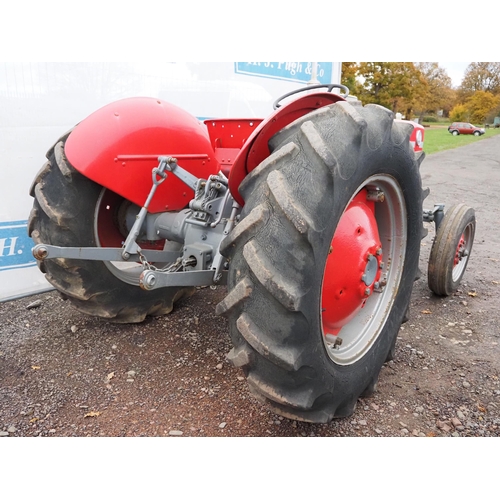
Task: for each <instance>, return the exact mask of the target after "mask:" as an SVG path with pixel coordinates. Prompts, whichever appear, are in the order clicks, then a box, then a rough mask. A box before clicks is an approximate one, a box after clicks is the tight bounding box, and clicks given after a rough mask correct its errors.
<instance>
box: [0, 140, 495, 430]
mask: <svg viewBox="0 0 500 500" xmlns="http://www.w3.org/2000/svg"><path fill="white" fill-rule="evenodd" d="M498 158H500V137H496V138H491V139H488V140H484V141H481V142H478V143H477V144H473V145H470V146H466V147H462V148H459V149H456V150H452V151H448V152H443V153H438V154H435V155H432V156H431V157H429V158H427V159H426V160H425V161H424V163H423V165H422V177H423V184H424V186H429V187H431V195H430V197H429V198H428V199H427V200H426V203H425V207H426V208H431V207H432V205H433V203H434V202H438V201H444V202H445V203H446V204H447V206H449V205H450V204H451V203H454V202H461V201H463V202H465V203H467V204H469V205H471V206H473V207H474V208H475V209H476V217H477V221H478V222H477V233H476V240H475V243H474V248H473V254H472V257H471V260H470V263H469V268H468V270H467V272H466V274H465V278H464V282H463V284H462V286H461V288H460V290H459V291H458V292H457V293H456V294H455V295H453V296H451V297H447V298H437V297H435V296H433V295H432V293H431V292H430V291H429V289H428V288H427V283H426V278H425V274H424V277H423V278H422V279H421V280H419V281H417V282H416V283H415V286H414V291H413V295H412V301H411V312H410V321H409V322H407V323H405V324H404V325H403V326H402V328H401V330H400V334H399V340H398V344H397V352H396V359H395V360H393V361H391V362H389V363H387V364H386V365H385V366H384V368H383V369H382V372H381V376H380V380H379V385H378V390H377V391H376V393H375V394H374V396H373V397H371V398H370V399H365V400H360V401H359V403H358V407H357V409H356V412H355V413H354V415H353V416H351V417H349V418H345V419H341V420H334V421H333V422H331V423H329V424H324V425H312V424H306V423H300V422H295V421H291V420H287V419H284V418H282V417H278V416H276V415H274V414H273V413H272V412H271V411H269V410H268V408H267V407H265V406H262V405H261V404H260V403H259V402H257V401H256V400H254V399H253V397H252V396H251V395H250V393H249V391H248V389H247V384H246V381H245V380H244V378H243V376H242V374H241V373H240V371H239V370H237V369H236V368H233V367H232V366H231V365H230V364H229V363H228V362H227V361H226V359H225V356H226V354H227V352H228V351H229V350H230V348H231V345H230V341H229V337H228V334H227V332H228V327H227V323H226V321H225V319H223V318H220V317H217V316H215V313H214V310H215V305H216V304H217V303H218V301H220V300H221V299H222V298H223V297H224V294H225V288H224V287H218V288H216V289H211V288H204V289H200V290H198V292H197V293H196V294H195V295H193V296H192V297H190V298H189V299H186V300H184V301H183V302H181V303H179V304H178V306H177V307H176V308H175V309H174V311H173V312H172V314H170V315H168V316H166V317H160V318H150V319H148V320H147V321H145V322H144V323H142V324H139V325H114V324H109V323H106V322H104V321H101V320H98V319H96V318H92V317H88V316H85V315H83V314H81V313H79V312H77V311H75V310H74V309H73V308H72V307H71V306H70V304H69V303H68V302H66V301H63V300H62V299H61V298H60V297H59V295H58V294H57V292H55V291H54V292H49V293H45V294H41V295H38V296H32V297H27V298H23V299H19V300H17V301H12V302H8V303H2V304H0V436H5V437H16V436H172V437H175V436H182V437H186V436H291V437H293V436H304V437H307V436H407V437H424V436H484V437H489V436H499V435H500V379H499V376H500V361H499V359H500V356H499V354H500V346H499V344H500V326H499V325H500V313H499V311H498V304H499V295H500V264H499V261H500V253H499V250H498V249H499V248H500V237H499V232H498V219H499V216H500V214H499V194H498V193H499V192H500V163H499V161H498ZM428 227H429V236H428V237H427V238H426V239H425V240H424V241H423V243H422V252H421V268H422V270H424V271H426V269H427V259H428V255H429V251H430V246H431V242H432V236H433V234H434V233H433V226H432V225H428Z"/></svg>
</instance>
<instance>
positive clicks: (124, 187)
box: [65, 97, 219, 213]
mask: <svg viewBox="0 0 500 500" xmlns="http://www.w3.org/2000/svg"><path fill="white" fill-rule="evenodd" d="M65 152H66V156H67V158H68V160H69V162H70V163H71V164H72V165H73V166H74V167H75V168H76V170H78V171H79V172H80V173H82V174H83V175H85V176H86V177H88V178H89V179H91V180H93V181H94V182H96V183H98V184H100V185H102V186H104V187H106V188H108V189H110V190H111V191H114V192H115V193H117V194H119V195H120V196H122V197H123V198H126V199H127V200H129V201H131V202H132V203H135V204H136V205H139V206H143V205H144V202H145V201H146V198H147V197H148V194H149V192H150V191H151V186H152V173H151V171H152V169H153V168H154V167H155V166H158V156H161V155H167V156H175V157H176V158H178V159H179V165H181V166H182V167H184V168H185V169H186V170H189V172H191V173H192V174H193V175H195V176H196V177H202V178H204V179H206V178H207V177H208V176H209V175H211V174H215V173H217V172H218V171H219V164H218V162H217V160H216V159H215V155H214V151H213V149H212V146H211V144H210V139H209V136H208V133H207V130H206V128H205V127H204V126H203V124H202V123H200V122H199V121H198V120H197V119H196V118H195V117H194V116H192V115H190V114H189V113H187V112H186V111H184V110H182V109H181V108H178V107H177V106H174V105H172V104H169V103H167V102H165V101H160V100H159V99H152V98H144V97H138V98H131V99H123V100H121V101H117V102H114V103H112V104H108V105H107V106H105V107H103V108H101V109H99V110H97V111H96V112H95V113H93V114H91V115H90V116H89V117H88V118H86V119H85V120H83V121H82V122H81V123H79V124H78V125H77V126H76V127H75V129H74V130H73V132H71V134H70V136H69V137H68V140H67V141H66V146H65ZM184 155H185V157H183V156H184ZM193 194H194V193H193V191H192V190H191V189H189V188H188V187H187V186H186V185H185V184H184V183H183V182H182V181H180V180H179V179H178V178H177V177H175V176H174V175H172V174H169V175H168V178H167V180H166V181H165V182H163V183H162V184H161V185H160V186H159V187H158V189H157V191H156V194H155V196H154V198H153V200H152V202H151V204H150V206H149V211H150V212H152V213H158V212H164V211H175V210H182V209H183V208H184V207H186V206H187V204H188V203H189V201H190V200H191V199H192V198H193Z"/></svg>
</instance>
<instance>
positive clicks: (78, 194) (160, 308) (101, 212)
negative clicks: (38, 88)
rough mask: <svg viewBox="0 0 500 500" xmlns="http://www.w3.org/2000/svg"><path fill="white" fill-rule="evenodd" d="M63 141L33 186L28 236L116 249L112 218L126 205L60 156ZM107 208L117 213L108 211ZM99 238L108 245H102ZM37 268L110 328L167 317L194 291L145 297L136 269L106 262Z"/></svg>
mask: <svg viewBox="0 0 500 500" xmlns="http://www.w3.org/2000/svg"><path fill="white" fill-rule="evenodd" d="M68 136H69V133H68V134H66V135H65V136H63V137H62V138H61V139H60V140H59V141H58V142H57V143H56V144H55V146H54V147H53V148H51V149H50V150H49V151H48V153H47V158H48V161H47V162H46V163H45V164H44V165H43V167H42V169H41V170H40V172H39V173H38V175H37V176H36V178H35V180H34V181H33V184H32V186H31V190H30V194H31V196H33V197H34V203H33V209H32V210H31V214H30V218H29V222H28V233H29V235H30V236H31V238H32V239H33V241H34V242H35V243H46V244H49V245H57V246H63V247H97V246H117V247H120V246H121V241H122V240H124V239H125V238H124V237H123V234H120V227H119V226H120V223H119V222H118V221H117V213H118V212H119V206H121V204H122V203H127V202H125V200H123V199H121V198H120V197H118V196H117V195H114V194H113V193H111V192H110V191H107V190H105V189H104V188H103V187H102V186H100V185H98V184H96V183H94V182H93V181H91V180H89V179H87V178H86V177H84V176H83V175H81V174H80V173H79V172H77V171H76V170H75V169H74V168H73V167H72V166H71V165H70V163H69V162H68V160H67V159H66V156H65V154H64V144H65V142H66V139H67V137H68ZM110 206H111V208H116V210H109V209H110ZM106 209H108V210H109V213H108V212H107V211H106ZM111 212H113V213H111ZM121 231H122V233H123V228H122V229H121ZM99 236H101V238H102V239H104V238H106V239H108V243H109V244H101V241H100V239H99ZM38 266H39V268H40V270H41V271H42V272H43V273H45V277H46V279H47V280H48V281H49V283H51V284H52V285H53V286H54V287H55V288H56V289H57V290H58V291H59V292H60V293H61V294H62V296H63V298H67V299H69V300H70V302H71V303H72V304H73V306H75V307H76V309H78V310H79V311H81V312H83V313H86V314H89V315H92V316H98V317H100V318H105V319H107V320H109V321H111V322H115V323H138V322H141V321H143V320H144V319H145V318H146V316H148V315H151V316H158V315H162V314H167V313H169V312H170V311H171V310H172V308H173V304H174V302H176V301H177V300H179V299H180V298H182V297H185V296H188V295H191V294H192V292H193V291H194V289H193V288H183V287H175V288H163V289H160V290H154V291H151V292H146V291H144V290H142V289H141V288H140V287H139V280H138V276H139V274H140V267H139V266H138V265H137V266H136V267H135V268H132V269H120V268H118V267H115V265H114V264H113V263H108V262H106V263H104V262H100V261H91V260H73V259H62V258H58V259H50V260H46V261H42V262H39V263H38Z"/></svg>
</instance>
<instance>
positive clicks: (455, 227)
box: [427, 203, 476, 296]
mask: <svg viewBox="0 0 500 500" xmlns="http://www.w3.org/2000/svg"><path fill="white" fill-rule="evenodd" d="M475 232H476V216H475V212H474V209H473V208H471V207H468V206H467V205H464V204H463V203H459V204H458V205H453V206H452V207H450V208H449V209H448V210H447V211H446V213H445V215H444V218H443V220H442V222H441V224H440V225H439V229H438V230H437V233H436V237H435V238H434V242H433V243H432V248H431V253H430V256H429V267H428V274H427V281H428V285H429V288H430V289H431V290H432V291H433V292H434V293H435V294H436V295H441V296H447V295H451V294H452V293H454V292H456V291H457V290H458V287H459V285H460V282H461V280H462V277H463V275H464V273H465V270H466V268H467V264H468V263H469V258H470V254H471V251H472V244H473V242H474V234H475Z"/></svg>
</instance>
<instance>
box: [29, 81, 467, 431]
mask: <svg viewBox="0 0 500 500" xmlns="http://www.w3.org/2000/svg"><path fill="white" fill-rule="evenodd" d="M323 87H326V91H325V90H320V89H321V88H323ZM339 87H340V88H341V89H343V91H344V95H339V94H336V93H333V92H332V90H333V89H334V88H339ZM301 90H306V91H307V92H306V93H303V94H301V95H300V96H298V97H292V95H293V94H295V93H298V92H300V91H301ZM312 91H313V92H312ZM347 94H348V90H347V88H345V87H343V86H341V85H334V84H332V85H328V86H325V85H315V86H309V87H306V88H305V89H299V90H298V91H296V92H292V93H290V94H287V95H285V96H283V97H284V98H287V99H286V102H287V103H286V104H283V105H280V102H281V99H278V101H276V102H275V104H274V108H275V110H274V112H273V113H272V114H271V115H270V116H269V117H268V118H267V119H265V120H255V119H217V120H207V121H205V123H204V124H203V123H201V122H199V121H198V120H197V119H196V118H195V117H193V116H191V115H190V114H188V113H187V112H185V111H183V110H182V109H180V108H178V107H176V106H173V105H172V104H169V103H167V102H164V101H161V100H158V99H154V98H132V99H124V100H121V101H118V102H115V103H113V104H109V105H107V106H105V107H103V108H102V109H99V110H98V111H96V112H95V113H93V114H92V115H90V116H89V117H88V118H86V119H85V120H83V121H82V122H81V123H79V124H78V125H77V126H76V127H75V128H73V129H72V130H71V131H70V132H68V133H67V134H66V135H64V136H63V137H61V138H60V139H59V140H58V141H57V142H56V144H55V145H54V146H53V147H52V148H51V149H50V150H49V151H48V153H47V158H48V161H47V162H46V163H45V165H44V166H43V167H42V169H41V170H40V172H39V173H38V175H37V176H36V178H35V180H34V182H33V185H32V187H31V195H32V196H33V197H34V198H35V200H34V206H33V210H32V212H31V215H30V220H29V224H28V231H29V234H30V236H31V237H32V238H33V240H34V241H35V243H36V246H35V247H34V248H33V255H34V256H35V257H36V258H37V259H38V261H39V267H40V269H41V271H42V272H44V273H45V275H46V278H47V280H48V281H49V282H50V283H51V284H52V285H53V286H54V287H55V288H56V289H57V290H59V291H60V292H61V293H62V294H63V296H65V297H67V298H68V299H69V300H70V301H71V302H72V303H73V305H74V306H75V307H76V308H77V309H78V310H80V311H82V312H85V313H88V314H91V315H95V316H99V317H102V318H106V319H109V320H111V321H114V322H121V323H129V322H131V323H132V322H140V321H142V320H144V318H145V317H146V316H148V315H161V314H165V313H168V312H170V311H171V310H172V307H173V304H174V302H176V301H177V300H179V299H180V298H182V297H185V296H187V295H189V294H191V293H192V291H193V290H194V287H197V286H198V287H199V286H206V285H226V284H227V295H226V297H225V298H224V300H222V302H220V303H219V304H218V305H217V308H216V312H217V314H220V315H224V316H226V317H227V318H228V321H229V327H230V335H231V340H232V343H233V346H234V347H233V349H232V350H231V351H230V352H229V354H228V359H229V360H230V361H231V362H232V363H233V364H234V365H235V366H236V367H240V368H242V370H243V372H244V374H245V376H246V377H247V380H248V384H249V386H250V389H251V392H252V393H253V394H254V395H256V396H257V397H258V398H259V399H260V400H262V401H264V402H266V403H268V404H269V405H270V406H271V407H272V409H273V410H274V411H275V412H276V413H279V414H281V415H284V416H286V417H289V418H293V419H298V420H304V421H308V422H328V421H330V420H331V419H332V418H334V417H342V416H348V415H350V414H351V413H352V412H353V411H354V408H355V406H356V402H357V400H358V398H359V397H363V396H366V395H369V394H370V393H372V392H373V391H374V390H375V387H376V383H377V378H378V376H379V372H380V369H381V367H382V365H383V364H384V362H386V361H387V360H388V359H391V358H392V357H393V355H394V348H395V344H396V338H397V334H398V330H399V328H400V325H401V323H402V322H403V321H404V319H405V317H406V315H407V311H408V306H409V303H410V296H411V292H412V286H413V282H414V280H415V279H416V278H417V275H418V273H419V269H418V264H419V250H420V240H421V239H422V238H423V237H424V233H425V231H424V229H423V224H422V220H425V221H434V222H435V223H436V227H437V235H436V238H435V241H434V245H433V249H432V252H431V259H430V263H429V285H430V287H431V289H432V290H433V291H434V292H435V293H437V294H440V295H447V294H450V293H452V292H453V291H455V290H456V288H457V286H458V283H459V282H460V279H461V277H462V275H463V273H464V271H465V268H466V265H467V262H468V259H469V255H470V251H471V248H472V242H473V238H474V231H475V218H474V211H473V210H472V209H471V208H468V207H466V206H465V205H457V206H455V207H453V208H452V209H451V210H448V211H447V213H446V215H444V212H443V205H436V206H435V207H434V209H433V210H428V211H423V209H422V201H423V198H424V197H425V196H426V192H425V191H423V190H422V186H421V178H420V173H419V166H420V163H421V162H422V160H423V158H424V153H423V152H422V141H423V133H422V132H423V129H422V128H421V127H418V126H417V127H416V128H415V125H414V124H412V123H411V122H402V121H395V120H394V118H393V114H392V113H391V112H390V111H389V110H387V109H385V108H383V107H381V106H377V105H367V106H364V107H363V106H361V105H354V104H350V103H349V102H348V101H347V99H346V96H347ZM410 139H411V144H410ZM416 151H417V152H416Z"/></svg>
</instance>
